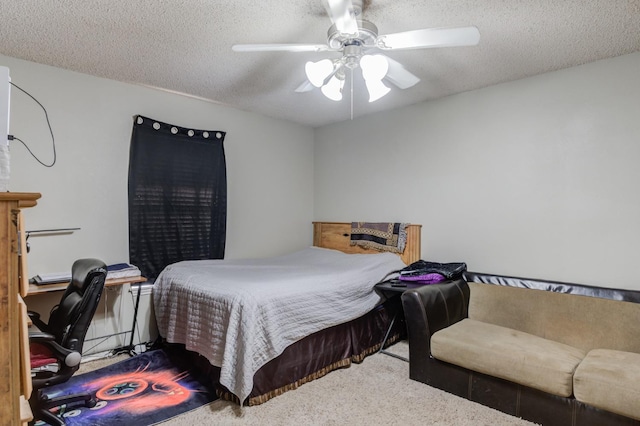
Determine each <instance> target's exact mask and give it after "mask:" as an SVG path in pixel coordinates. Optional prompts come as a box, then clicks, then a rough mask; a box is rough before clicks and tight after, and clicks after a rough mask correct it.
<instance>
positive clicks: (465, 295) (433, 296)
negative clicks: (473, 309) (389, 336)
mask: <svg viewBox="0 0 640 426" xmlns="http://www.w3.org/2000/svg"><path fill="white" fill-rule="evenodd" d="M402 307H403V309H404V317H405V320H406V323H407V332H408V335H409V360H410V366H411V369H412V370H413V369H414V368H423V367H425V366H426V363H427V361H428V360H429V358H430V357H431V336H432V335H433V334H434V333H435V332H437V331H438V330H441V329H443V328H445V327H448V326H450V325H452V324H455V323H457V322H458V321H461V320H463V319H464V318H466V317H467V316H468V313H469V285H468V284H467V282H466V281H465V280H463V279H457V280H453V281H447V282H444V283H439V284H431V285H425V286H421V287H416V288H413V289H409V290H407V291H405V292H404V293H402ZM425 368H426V367H425Z"/></svg>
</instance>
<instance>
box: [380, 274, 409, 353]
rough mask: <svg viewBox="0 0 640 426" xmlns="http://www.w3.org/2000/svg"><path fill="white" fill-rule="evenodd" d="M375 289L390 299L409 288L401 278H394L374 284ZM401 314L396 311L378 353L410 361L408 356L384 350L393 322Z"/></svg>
mask: <svg viewBox="0 0 640 426" xmlns="http://www.w3.org/2000/svg"><path fill="white" fill-rule="evenodd" d="M374 289H375V290H376V291H377V292H379V293H381V294H383V295H384V296H385V297H387V298H388V299H390V298H392V297H400V296H401V295H402V293H404V292H405V290H406V289H407V285H406V284H404V285H402V282H401V281H399V280H392V281H387V282H382V283H378V284H376V285H375V286H374ZM400 306H402V305H400ZM399 315H402V314H399V313H398V312H396V313H395V314H394V316H393V318H392V319H391V324H389V328H388V329H387V333H386V334H385V336H384V339H383V340H382V344H381V345H380V350H379V351H378V353H382V354H385V355H389V356H392V357H394V358H398V359H401V360H403V361H406V362H409V359H407V358H405V357H403V356H400V355H396V354H394V353H393V352H389V351H386V350H384V345H385V344H386V343H387V339H388V338H389V334H390V333H391V330H392V329H393V324H394V323H395V322H396V319H398V316H399ZM403 319H404V318H403Z"/></svg>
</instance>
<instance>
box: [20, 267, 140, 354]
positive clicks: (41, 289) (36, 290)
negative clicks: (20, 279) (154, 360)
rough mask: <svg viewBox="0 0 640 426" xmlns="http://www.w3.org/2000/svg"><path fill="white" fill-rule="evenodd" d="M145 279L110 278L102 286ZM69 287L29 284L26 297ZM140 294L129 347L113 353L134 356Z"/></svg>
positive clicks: (138, 277) (112, 285) (53, 284)
mask: <svg viewBox="0 0 640 426" xmlns="http://www.w3.org/2000/svg"><path fill="white" fill-rule="evenodd" d="M146 281H147V279H146V278H145V277H143V276H137V277H125V278H115V279H114V278H112V279H107V280H106V281H105V282H104V286H105V287H114V286H120V285H124V284H135V283H143V282H146ZM68 285H69V283H68V282H61V283H52V284H41V285H36V284H29V291H28V292H27V295H26V297H29V296H33V295H35V294H46V293H51V292H54V291H64V290H66V288H67V286H68ZM140 293H141V289H138V294H137V296H136V303H135V308H134V312H133V325H132V326H131V339H130V341H129V345H128V346H122V347H120V348H116V349H113V352H114V353H123V352H124V353H128V354H129V355H131V356H133V355H136V352H135V351H134V348H135V345H134V344H133V338H134V334H135V331H136V322H137V319H138V307H139V306H140ZM123 333H127V332H123ZM116 334H122V333H116ZM114 335H115V334H112V335H109V336H103V337H101V338H108V337H111V336H114Z"/></svg>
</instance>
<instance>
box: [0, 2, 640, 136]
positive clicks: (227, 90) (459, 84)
mask: <svg viewBox="0 0 640 426" xmlns="http://www.w3.org/2000/svg"><path fill="white" fill-rule="evenodd" d="M0 17H1V18H2V19H1V25H0V53H1V54H4V55H7V56H12V57H15V58H21V59H25V60H28V61H33V62H38V63H42V64H47V65H52V66H55V67H59V68H65V69H69V70H73V71H78V72H81V73H86V74H92V75H96V76H100V77H106V78H109V79H113V80H119V81H124V82H130V83H138V84H143V85H148V86H153V87H157V88H162V89H166V90H170V91H174V92H180V93H184V94H188V95H192V96H195V97H199V98H204V99H208V100H211V101H215V102H218V103H221V104H225V105H229V106H233V107H236V108H239V109H243V110H248V111H254V112H258V113H262V114H264V115H267V116H271V117H277V118H282V119H286V120H291V121H294V122H298V123H301V124H304V125H309V126H313V127H316V126H321V125H325V124H328V123H334V122H338V121H344V120H349V119H350V117H351V108H352V107H353V116H354V117H358V116H361V115H364V114H369V113H372V112H377V111H383V110H388V109H392V108H397V107H400V106H404V105H410V104H415V103H418V102H423V101H428V100H432V99H437V98H440V97H443V96H447V95H450V94H454V93H459V92H463V91H467V90H473V89H477V88H481V87H485V86H489V85H493V84H497V83H501V82H506V81H511V80H516V79H520V78H523V77H527V76H532V75H535V74H540V73H544V72H548V71H552V70H557V69H561V68H566V67H571V66H574V65H579V64H583V63H586V62H591V61H595V60H599V59H603V58H608V57H613V56H618V55H623V54H626V53H631V52H636V51H640V0H582V1H580V0H531V1H514V0H485V1H477V0H371V2H370V6H369V7H368V8H367V9H366V10H365V12H364V18H365V19H368V20H369V21H372V22H373V23H374V24H376V25H377V26H378V29H379V32H380V34H389V33H394V32H399V31H407V30H413V29H420V28H431V27H455V26H469V25H475V26H476V27H478V29H479V30H480V44H479V45H478V46H475V47H449V48H438V49H421V50H408V51H400V52H388V53H387V54H388V56H390V57H392V58H393V59H395V60H397V61H399V62H401V63H402V64H403V65H404V66H405V68H407V69H408V70H409V71H411V72H412V73H413V74H415V75H417V76H418V77H420V78H421V81H420V83H418V84H417V85H416V86H414V87H412V88H409V89H406V90H400V89H398V88H396V87H394V86H392V92H391V93H390V94H389V95H387V96H386V97H384V98H382V99H381V100H379V101H377V102H375V103H371V104H370V103H368V96H367V94H366V93H365V89H364V86H363V85H362V84H361V82H360V80H361V79H359V78H356V83H355V85H354V93H353V106H352V105H351V102H350V97H349V95H348V94H347V95H346V96H345V97H344V99H343V100H342V101H341V102H333V101H330V100H328V99H326V98H325V97H324V96H323V95H322V94H321V93H320V91H319V90H314V91H311V92H307V93H295V92H294V90H295V89H296V87H298V86H299V85H300V84H301V83H302V82H304V81H305V74H304V64H305V62H306V61H307V60H319V59H322V58H325V57H331V58H334V57H338V56H340V55H339V54H338V53H334V52H325V53H287V52H265V53H236V52H233V51H232V50H231V46H232V45H233V44H236V43H325V42H326V32H327V29H328V28H329V26H330V25H331V22H330V20H329V18H328V17H327V15H326V13H325V10H324V8H323V6H322V3H321V1H320V0H297V1H282V0H261V1H249V0H245V1H238V0H208V1H207V0H172V1H165V0H110V1H103V0H60V1H42V0H2V2H1V4H0ZM357 77H358V76H357ZM17 78H18V77H17V76H14V79H16V80H17ZM345 91H347V89H345Z"/></svg>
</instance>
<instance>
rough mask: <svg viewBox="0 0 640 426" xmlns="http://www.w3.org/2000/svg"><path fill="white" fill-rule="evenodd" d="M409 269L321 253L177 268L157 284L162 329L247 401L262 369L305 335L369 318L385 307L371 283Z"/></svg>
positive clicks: (393, 258)
mask: <svg viewBox="0 0 640 426" xmlns="http://www.w3.org/2000/svg"><path fill="white" fill-rule="evenodd" d="M404 266H405V265H404V263H403V262H402V260H401V259H400V258H399V257H398V256H397V255H395V254H392V253H378V254H345V253H342V252H340V251H336V250H329V249H323V248H318V247H309V248H307V249H304V250H300V251H297V252H294V253H291V254H287V255H283V256H278V257H272V258H267V259H237V260H198V261H184V262H178V263H175V264H173V265H170V266H168V267H166V268H165V270H164V271H163V272H162V273H161V274H160V276H159V277H158V279H157V280H156V283H155V286H154V292H153V297H154V309H155V314H156V320H157V322H158V331H159V333H160V335H162V336H163V337H165V338H166V339H167V341H168V342H170V343H179V344H183V345H185V347H186V349H188V350H191V351H195V352H197V353H199V354H201V355H202V356H204V357H205V358H207V360H208V361H209V362H210V363H211V364H212V365H214V366H217V367H220V384H222V385H223V386H225V387H226V388H227V389H229V391H231V392H232V393H233V394H235V395H236V396H237V397H238V398H239V400H240V401H243V400H244V399H245V398H246V397H247V396H248V395H249V393H250V392H251V389H252V387H253V376H254V374H255V372H256V371H257V370H258V369H259V368H260V367H262V366H263V365H265V364H266V363H267V362H269V361H270V360H272V359H274V358H275V357H277V356H278V355H279V354H281V353H282V352H283V351H284V350H285V348H286V347H287V346H289V345H291V344H292V343H294V342H296V341H298V340H300V339H302V338H303V337H305V336H308V335H310V334H312V333H315V332H317V331H319V330H322V329H325V328H328V327H331V326H334V325H337V324H341V323H344V322H347V321H350V320H352V319H354V318H357V317H359V316H362V315H364V314H365V313H367V312H369V311H370V310H371V309H373V308H374V307H375V306H377V305H378V304H379V303H380V302H381V298H380V296H379V295H378V294H377V293H376V292H375V291H374V290H373V285H374V284H375V283H376V282H378V281H380V280H381V279H382V278H383V277H384V276H385V275H387V274H388V273H389V272H391V271H394V270H398V269H401V268H402V267H404Z"/></svg>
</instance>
